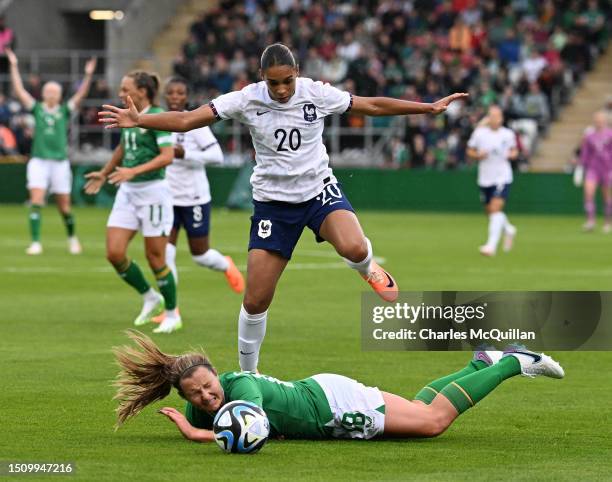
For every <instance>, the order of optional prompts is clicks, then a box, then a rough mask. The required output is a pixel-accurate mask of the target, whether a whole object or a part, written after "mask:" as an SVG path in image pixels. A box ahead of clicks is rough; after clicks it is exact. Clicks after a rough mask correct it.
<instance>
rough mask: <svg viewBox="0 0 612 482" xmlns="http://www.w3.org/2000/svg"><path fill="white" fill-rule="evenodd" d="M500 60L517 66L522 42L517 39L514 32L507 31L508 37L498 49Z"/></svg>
mask: <svg viewBox="0 0 612 482" xmlns="http://www.w3.org/2000/svg"><path fill="white" fill-rule="evenodd" d="M497 51H498V54H499V58H500V60H501V61H502V62H505V63H508V64H516V63H518V61H519V58H520V52H521V42H520V41H519V39H518V38H517V37H516V33H515V32H514V30H511V29H508V30H506V36H505V38H504V40H503V42H501V43H500V44H499V46H498V47H497Z"/></svg>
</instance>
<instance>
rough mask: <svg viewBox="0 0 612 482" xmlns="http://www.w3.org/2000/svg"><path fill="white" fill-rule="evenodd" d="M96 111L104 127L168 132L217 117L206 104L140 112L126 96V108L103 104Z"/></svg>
mask: <svg viewBox="0 0 612 482" xmlns="http://www.w3.org/2000/svg"><path fill="white" fill-rule="evenodd" d="M102 108H103V109H104V110H103V111H100V112H99V113H98V118H99V120H100V122H102V123H103V124H106V126H105V128H106V129H112V128H114V127H122V128H126V127H144V128H146V129H156V130H160V131H168V132H187V131H190V130H192V129H197V128H198V127H204V126H209V125H211V124H213V123H214V122H215V121H216V120H217V117H216V116H215V114H214V112H213V111H212V109H211V108H210V107H209V106H208V105H203V106H200V107H198V108H197V109H196V110H192V111H186V112H178V111H173V112H161V113H159V114H140V113H139V112H138V109H136V106H135V105H134V101H133V100H132V98H131V97H130V96H128V97H127V109H121V108H120V107H115V106H114V105H108V104H105V105H103V106H102Z"/></svg>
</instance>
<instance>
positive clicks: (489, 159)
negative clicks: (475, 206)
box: [467, 105, 518, 256]
mask: <svg viewBox="0 0 612 482" xmlns="http://www.w3.org/2000/svg"><path fill="white" fill-rule="evenodd" d="M503 122H504V116H503V113H502V110H501V109H500V108H499V107H498V106H496V105H494V106H491V107H490V108H489V111H488V115H487V117H485V118H484V119H483V121H482V122H481V124H480V125H479V126H478V127H477V128H476V130H475V131H474V132H473V133H472V136H471V137H470V140H469V141H468V149H467V154H468V156H470V157H472V158H473V159H475V160H477V161H478V187H480V193H481V199H482V202H483V203H484V205H485V212H486V213H487V215H488V216H489V236H488V238H487V242H486V243H485V244H484V245H483V246H481V247H480V248H479V249H480V254H482V255H484V256H494V255H495V253H496V251H497V245H498V243H499V240H500V238H501V236H502V233H503V234H504V251H510V250H511V249H512V243H513V241H514V237H515V236H516V227H514V226H513V225H512V224H510V221H509V220H508V217H507V216H506V214H505V213H504V205H505V203H506V199H507V198H508V191H509V190H510V185H511V184H512V166H511V165H510V159H515V158H516V157H517V156H518V149H517V145H516V135H515V134H514V132H513V131H512V130H510V129H508V128H507V127H504V126H503Z"/></svg>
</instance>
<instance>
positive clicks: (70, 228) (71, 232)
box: [62, 213, 74, 238]
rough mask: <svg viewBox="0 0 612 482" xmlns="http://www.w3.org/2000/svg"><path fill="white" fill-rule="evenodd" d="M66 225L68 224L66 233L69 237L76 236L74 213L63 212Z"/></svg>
mask: <svg viewBox="0 0 612 482" xmlns="http://www.w3.org/2000/svg"><path fill="white" fill-rule="evenodd" d="M62 217H63V218H64V226H66V234H68V237H69V238H72V236H74V215H73V214H72V213H63V214H62Z"/></svg>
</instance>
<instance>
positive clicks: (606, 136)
mask: <svg viewBox="0 0 612 482" xmlns="http://www.w3.org/2000/svg"><path fill="white" fill-rule="evenodd" d="M579 162H580V165H581V166H582V168H583V172H584V211H585V213H586V222H585V223H584V225H583V229H584V230H585V231H593V229H595V213H596V212H597V207H596V204H595V195H596V193H597V187H598V186H599V187H600V188H601V193H602V196H603V199H604V206H605V208H604V209H605V222H604V225H603V232H604V233H609V232H610V231H612V128H610V126H609V125H608V116H607V114H606V112H605V111H603V110H601V111H598V112H596V113H595V115H594V116H593V127H591V128H589V129H587V131H586V133H585V136H584V139H583V141H582V145H581V147H580V158H579Z"/></svg>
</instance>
